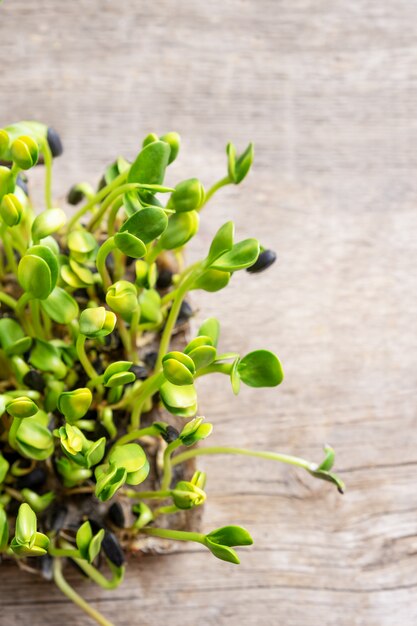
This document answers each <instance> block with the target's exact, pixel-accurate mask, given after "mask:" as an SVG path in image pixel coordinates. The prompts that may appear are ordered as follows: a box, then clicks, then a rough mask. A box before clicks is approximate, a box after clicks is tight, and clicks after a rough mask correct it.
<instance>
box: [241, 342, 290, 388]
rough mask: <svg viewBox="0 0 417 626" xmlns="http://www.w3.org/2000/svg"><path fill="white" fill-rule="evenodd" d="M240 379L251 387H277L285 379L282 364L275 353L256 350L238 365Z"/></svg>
mask: <svg viewBox="0 0 417 626" xmlns="http://www.w3.org/2000/svg"><path fill="white" fill-rule="evenodd" d="M237 370H238V373H239V377H240V378H241V380H242V382H244V383H245V385H248V386H249V387H276V386H277V385H279V384H280V383H281V382H282V381H283V378H284V374H283V371H282V367H281V363H280V362H279V360H278V358H277V357H276V356H275V354H274V353H273V352H269V351H268V350H255V351H254V352H250V353H249V354H247V355H246V356H244V357H243V359H240V361H239V362H238V365H237Z"/></svg>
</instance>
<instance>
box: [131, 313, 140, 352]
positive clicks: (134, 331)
mask: <svg viewBox="0 0 417 626" xmlns="http://www.w3.org/2000/svg"><path fill="white" fill-rule="evenodd" d="M139 320H140V308H139V307H138V308H137V309H136V311H134V312H133V313H132V319H131V320H130V341H131V346H132V356H133V357H134V358H133V361H135V362H136V361H137V358H138V346H137V338H138V326H139Z"/></svg>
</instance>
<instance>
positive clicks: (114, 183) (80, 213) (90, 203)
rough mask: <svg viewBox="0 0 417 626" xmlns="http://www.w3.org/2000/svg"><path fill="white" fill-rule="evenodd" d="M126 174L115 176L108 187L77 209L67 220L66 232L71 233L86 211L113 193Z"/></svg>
mask: <svg viewBox="0 0 417 626" xmlns="http://www.w3.org/2000/svg"><path fill="white" fill-rule="evenodd" d="M128 173H129V171H127V172H123V173H122V174H119V176H117V177H116V178H115V179H114V180H112V182H111V183H109V184H108V185H106V186H105V187H103V189H100V191H99V192H98V193H96V195H95V196H93V197H92V198H90V200H89V201H88V202H87V203H86V204H85V205H84V206H82V207H81V209H79V210H78V211H77V212H76V213H75V214H74V215H73V217H72V218H71V219H70V220H69V222H68V229H67V232H71V230H72V229H73V228H74V226H75V224H76V223H77V222H78V221H79V220H80V218H81V217H82V216H83V215H85V213H87V212H88V211H90V210H91V209H93V208H94V206H95V205H96V204H97V203H99V202H101V201H102V200H103V198H105V197H106V196H107V195H108V194H109V193H111V192H112V191H113V189H116V187H118V186H119V185H121V184H122V183H123V182H124V181H125V180H126V178H127V176H128Z"/></svg>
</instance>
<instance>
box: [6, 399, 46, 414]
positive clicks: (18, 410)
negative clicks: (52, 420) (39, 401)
mask: <svg viewBox="0 0 417 626" xmlns="http://www.w3.org/2000/svg"><path fill="white" fill-rule="evenodd" d="M6 411H7V412H8V413H9V415H12V416H13V417H17V418H19V419H22V418H24V417H32V416H33V415H36V413H37V412H38V411H39V408H38V407H37V405H36V404H35V402H34V401H33V400H31V399H30V398H28V397H26V396H20V397H19V398H14V399H13V400H10V402H8V403H7V404H6Z"/></svg>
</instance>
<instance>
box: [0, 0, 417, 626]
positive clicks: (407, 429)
mask: <svg viewBox="0 0 417 626" xmlns="http://www.w3.org/2000/svg"><path fill="white" fill-rule="evenodd" d="M0 23H1V26H2V38H1V44H0V49H1V53H2V58H3V59H7V63H5V62H4V63H3V67H2V82H1V84H2V90H1V101H0V119H1V122H0V123H1V124H2V123H8V122H10V121H13V120H14V119H19V118H28V117H31V118H41V119H44V120H47V121H48V122H49V123H50V124H52V125H54V126H55V127H56V128H57V129H59V130H60V131H61V132H62V135H63V139H64V141H65V146H66V154H65V156H64V157H62V158H61V159H60V160H59V161H57V163H56V189H57V190H60V191H59V193H58V195H59V194H60V195H61V199H62V197H63V196H64V191H62V190H65V189H66V188H67V187H68V186H69V185H70V184H72V183H73V182H75V181H78V180H79V179H80V178H85V179H91V180H95V179H97V178H98V175H99V173H100V171H101V169H102V168H103V166H104V165H105V164H106V163H107V162H108V161H110V160H111V159H112V158H113V157H114V155H115V154H116V153H118V152H124V153H125V154H126V155H127V156H131V155H133V154H134V152H135V150H136V149H137V146H138V141H139V139H140V137H142V136H143V135H144V134H145V133H147V132H149V131H152V130H156V131H158V132H163V131H166V130H170V129H176V130H178V131H179V132H180V133H181V134H182V135H183V138H184V149H183V153H182V156H181V159H180V161H179V162H178V164H176V165H175V166H174V168H173V174H172V177H173V176H174V173H175V177H176V178H178V177H186V176H192V175H195V174H198V175H201V176H202V178H203V180H204V182H205V183H207V184H210V183H211V182H212V181H213V180H215V179H216V178H217V177H220V176H221V175H222V173H223V171H224V156H223V146H224V144H225V142H226V141H227V140H229V139H233V140H234V141H236V142H237V143H238V144H240V145H243V144H244V143H245V142H246V141H248V140H249V139H254V140H255V141H256V146H257V159H256V165H255V167H254V172H253V174H252V175H251V177H250V179H249V180H248V181H247V182H245V185H244V186H243V187H241V188H235V189H226V190H224V192H223V193H222V194H221V196H219V198H218V199H215V200H214V201H213V203H212V206H211V207H210V209H209V211H210V214H211V215H210V223H208V221H205V222H204V220H203V225H202V230H201V237H200V239H199V243H198V244H197V245H195V246H194V247H193V250H192V253H191V258H195V257H196V256H197V255H198V254H199V253H200V250H201V247H202V246H203V245H204V246H208V244H209V241H210V237H211V235H212V234H213V232H214V231H215V230H216V228H217V227H218V226H219V225H220V224H221V223H222V221H224V220H225V219H229V218H232V219H234V220H236V221H237V223H238V232H239V234H240V235H241V236H242V237H244V236H247V235H252V234H256V235H257V236H259V237H260V239H261V240H262V241H263V242H264V244H265V245H268V246H270V247H273V248H274V249H276V250H277V251H278V253H279V264H277V265H276V266H275V267H274V269H273V270H271V271H270V272H269V273H267V274H265V275H261V276H259V278H255V277H249V276H247V275H239V276H238V275H237V276H235V277H234V279H233V281H232V285H231V286H230V288H229V289H228V290H227V292H224V293H220V294H217V295H210V294H200V295H198V305H199V309H200V311H199V313H198V317H199V319H201V318H202V317H203V316H208V315H211V314H216V315H218V317H219V318H220V319H221V321H222V325H223V344H222V345H223V347H224V348H225V350H228V349H234V348H236V347H238V348H239V349H240V350H241V351H242V352H244V351H245V350H248V349H252V348H256V347H259V346H270V347H271V348H272V349H275V350H276V351H277V352H278V353H279V355H280V356H281V358H282V361H283V363H284V366H285V371H286V381H285V384H284V385H283V386H282V387H281V388H280V389H279V390H278V391H276V390H274V391H266V392H257V391H256V390H247V389H246V390H243V391H242V394H241V395H240V396H239V398H237V399H236V398H233V397H231V394H230V392H229V389H228V385H227V382H226V381H225V380H216V379H214V378H213V379H211V380H207V381H201V384H200V387H201V398H202V401H201V402H202V406H203V407H204V411H205V413H206V414H207V416H208V417H209V418H210V419H211V420H212V421H213V422H214V423H215V432H214V434H213V442H217V443H230V444H237V445H241V446H249V445H252V446H254V447H256V448H259V449H261V448H272V449H282V450H285V451H288V452H292V453H294V454H303V455H306V456H309V457H311V458H317V459H319V458H320V456H321V450H320V447H321V445H322V443H325V442H327V441H329V442H330V443H332V444H333V445H334V446H335V447H336V449H337V452H338V457H337V466H338V469H340V471H341V473H342V475H343V476H344V478H345V479H346V482H347V483H348V492H347V494H346V496H345V497H344V498H340V497H338V496H337V494H336V493H333V491H332V490H331V489H330V488H328V487H327V486H326V485H322V484H319V483H317V482H313V481H312V480H310V479H309V477H308V476H304V475H303V474H302V473H300V472H297V471H291V470H289V469H287V468H282V467H280V466H278V465H277V466H272V467H271V466H270V465H268V464H265V463H262V462H261V461H259V462H256V461H253V460H243V461H242V460H238V459H224V458H223V457H222V458H214V457H211V458H207V459H201V461H200V465H201V467H203V468H205V469H207V471H208V473H209V483H208V493H209V504H208V506H207V507H206V511H205V517H204V526H205V528H207V529H209V528H211V527H215V526H216V525H223V524H224V523H241V524H243V525H245V526H247V527H248V528H249V529H250V530H251V531H252V533H253V535H254V538H255V546H254V547H253V548H251V549H246V550H244V553H243V554H242V564H241V566H240V567H239V568H233V567H232V566H228V565H227V564H222V563H220V562H217V561H214V560H213V559H210V557H209V555H207V554H206V553H205V552H202V551H200V550H198V549H195V548H194V547H191V548H187V547H186V546H181V550H180V551H179V552H178V553H177V554H176V555H169V556H161V557H146V558H142V559H141V560H139V561H138V563H137V564H135V565H133V566H132V567H130V569H129V573H128V576H127V580H126V583H125V584H124V585H123V587H122V588H120V589H119V590H117V591H115V592H114V593H112V594H107V593H104V592H103V593H101V592H100V591H98V590H97V589H96V588H95V587H92V586H89V585H88V586H85V585H79V584H78V586H77V588H78V589H82V591H83V593H85V595H86V596H87V597H88V598H89V599H90V600H91V601H92V602H94V604H95V605H96V606H97V607H98V608H99V609H100V610H102V611H103V612H104V613H105V614H106V615H107V616H108V617H109V619H112V620H114V621H115V623H116V624H117V626H125V625H126V626H127V625H128V624H129V625H131V624H132V623H134V624H135V625H136V624H138V625H139V624H141V625H142V624H143V625H144V626H160V624H164V623H165V622H168V621H169V623H170V624H171V626H177V625H180V624H181V626H194V625H195V624H196V623H200V624H204V625H206V624H207V625H210V624H216V625H217V626H223V625H226V624H227V626H237V625H238V624H239V626H253V625H254V624H257V623H262V624H266V625H268V626H269V625H271V626H272V625H275V624H278V623H279V624H283V625H285V626H301V625H304V624H305V623H306V621H308V623H309V624H310V625H311V626H333V625H335V624H338V626H352V625H355V626H397V625H398V624H400V623H401V624H405V625H407V626H411V625H412V624H415V622H416V620H417V601H416V600H415V591H416V588H417V568H416V558H417V557H416V550H417V515H416V511H417V492H416V489H415V486H414V483H415V481H414V473H415V468H416V466H417V455H416V435H415V427H416V412H415V404H414V402H413V399H414V397H413V396H414V393H415V388H416V378H417V368H416V348H417V339H416V336H417V334H416V332H415V331H416V321H415V320H416V312H417V300H416V297H415V291H416V277H415V268H416V266H417V249H416V241H417V212H416V210H415V198H416V196H417V182H416V177H415V171H416V169H417V156H416V154H417V153H416V150H415V146H416V142H417V124H416V116H415V110H416V106H417V90H416V84H417V73H416V69H415V68H416V66H417V65H416V61H417V43H416V41H417V39H416V35H417V27H416V24H417V6H416V5H415V4H414V3H411V2H408V1H406V0H399V1H398V2H396V3H391V4H390V3H380V2H377V1H376V0H364V1H362V2H359V1H355V0H353V1H352V2H349V3H347V2H343V1H340V0H336V1H333V2H328V1H326V0H322V1H320V2H319V1H314V0H293V1H292V2H283V1H282V0H259V1H258V2H248V1H244V0H240V1H239V0H230V1H229V2H227V3H225V2H220V1H219V0H212V1H211V2H209V3H202V2H193V1H192V0H183V1H182V2H169V1H168V0H161V1H160V2H157V3H139V2H134V0H125V2H124V3H123V4H120V3H114V2H110V1H108V0H102V1H101V2H99V1H98V0H78V1H77V2H72V3H58V2H53V1H52V0H49V1H48V0H38V2H36V3H27V2H24V1H23V0H14V1H13V2H12V1H11V0H5V3H4V4H3V5H2V7H1V9H0ZM202 168H204V169H202ZM39 175H40V173H39ZM213 390H215V391H216V393H213ZM13 572H14V570H12V569H10V568H8V569H7V570H3V569H2V570H1V572H0V581H1V585H0V604H1V615H0V624H1V625H2V626H15V625H17V624H22V623H24V624H25V623H28V622H29V621H30V622H31V624H32V626H40V625H41V624H42V625H44V624H45V623H46V624H49V623H50V624H52V623H63V624H67V623H76V624H77V625H79V626H84V625H86V626H87V624H89V623H90V622H89V620H87V619H86V618H84V617H83V616H82V615H80V614H79V613H78V612H77V610H76V609H74V608H73V607H72V606H71V605H70V603H67V602H66V601H65V600H64V599H63V598H62V597H61V595H60V594H59V592H58V591H56V590H54V589H53V588H52V589H51V588H50V586H48V585H47V584H46V583H43V582H34V581H33V579H32V578H30V577H29V576H21V577H19V579H18V578H17V576H16V575H15V574H14V573H13ZM74 581H76V575H75V577H74Z"/></svg>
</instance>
